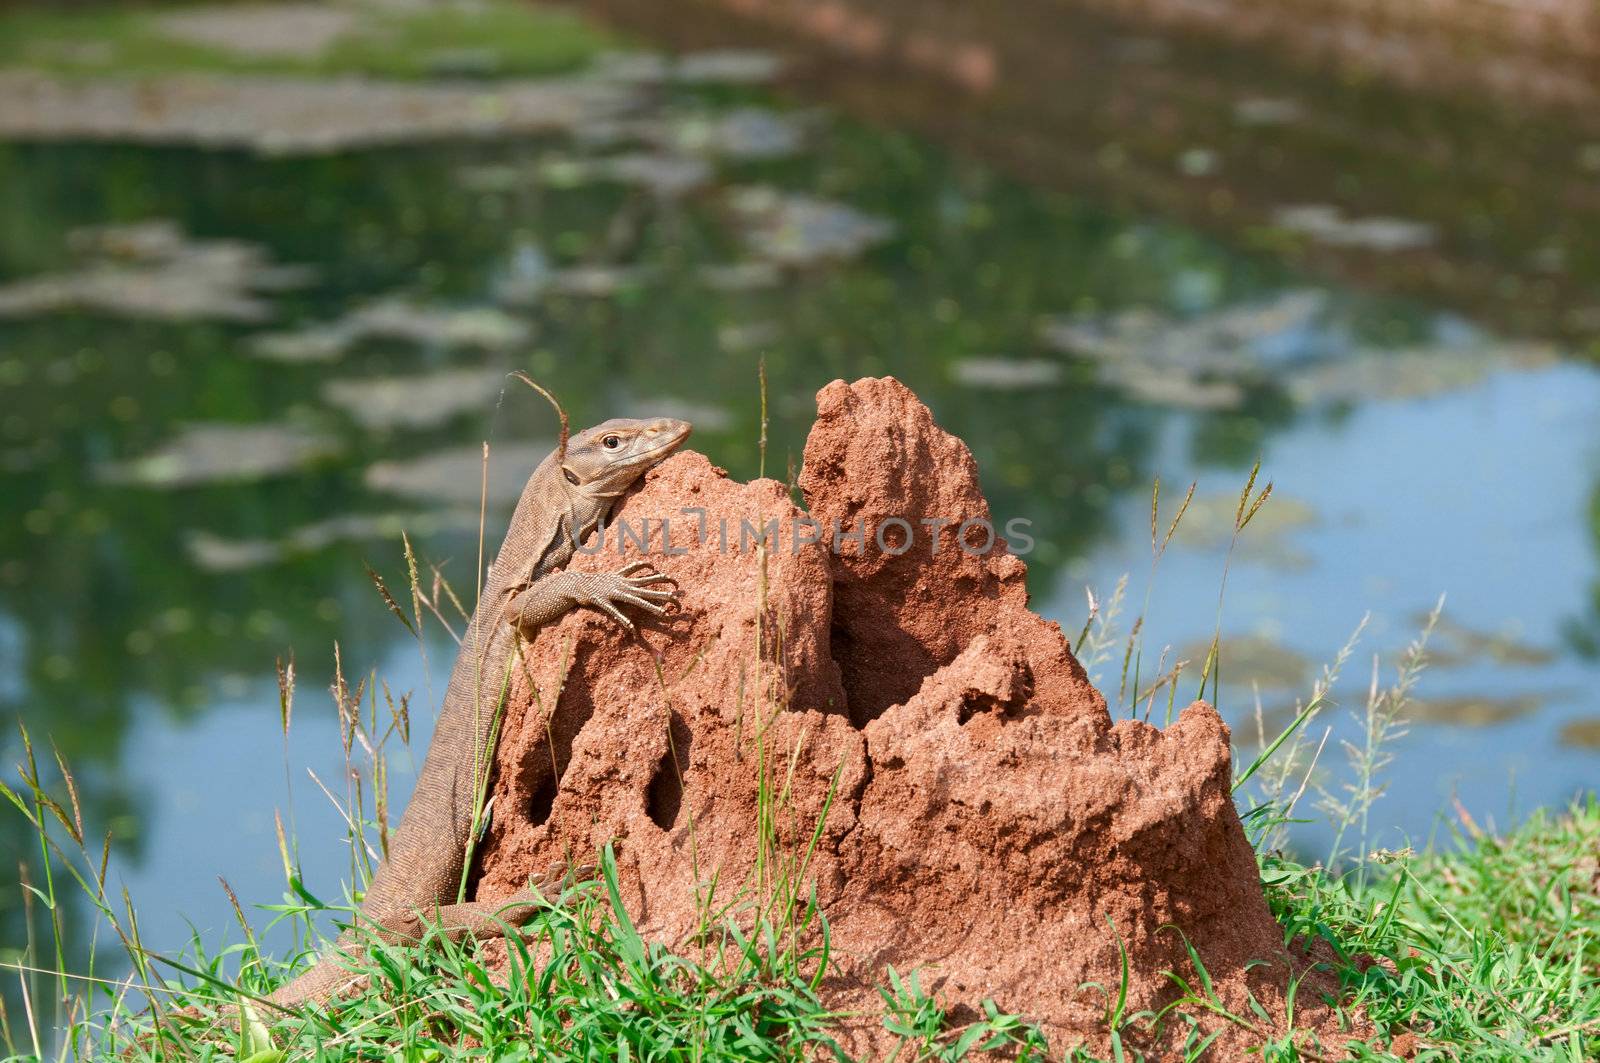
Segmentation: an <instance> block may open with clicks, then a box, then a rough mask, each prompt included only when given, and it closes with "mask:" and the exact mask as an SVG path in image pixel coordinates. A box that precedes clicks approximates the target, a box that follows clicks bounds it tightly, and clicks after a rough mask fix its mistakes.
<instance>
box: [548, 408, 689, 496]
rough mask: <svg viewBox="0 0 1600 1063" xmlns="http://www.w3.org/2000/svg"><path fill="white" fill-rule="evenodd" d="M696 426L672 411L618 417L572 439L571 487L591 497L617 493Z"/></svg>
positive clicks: (567, 468)
mask: <svg viewBox="0 0 1600 1063" xmlns="http://www.w3.org/2000/svg"><path fill="white" fill-rule="evenodd" d="M692 427H693V426H692V425H690V424H689V422H688V421H679V420H677V419H676V418H672V417H650V418H646V419H644V420H632V419H630V418H626V417H617V418H613V419H612V420H609V421H604V422H602V423H600V424H597V425H595V426H594V427H593V428H586V429H584V430H583V431H582V432H579V433H578V434H577V435H575V436H573V437H572V438H571V439H569V440H567V455H566V460H564V461H563V462H562V463H561V472H562V475H563V476H564V477H565V478H566V482H567V484H568V487H569V489H570V490H571V491H573V492H575V493H577V494H581V495H584V496H586V497H588V498H591V499H612V498H616V497H617V496H618V495H620V494H622V492H624V491H626V490H627V489H628V488H629V487H631V486H633V482H634V481H635V480H637V479H638V478H639V477H640V476H643V475H644V472H645V470H646V469H648V468H650V467H651V466H652V465H655V464H656V463H657V462H659V461H661V459H663V458H665V457H666V456H667V455H668V454H671V453H672V452H673V451H674V450H676V449H678V444H680V443H682V442H683V441H684V440H685V439H687V438H689V431H690V429H691V428H692Z"/></svg>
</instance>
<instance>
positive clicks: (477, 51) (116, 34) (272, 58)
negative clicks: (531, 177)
mask: <svg viewBox="0 0 1600 1063" xmlns="http://www.w3.org/2000/svg"><path fill="white" fill-rule="evenodd" d="M349 6H351V7H353V8H354V9H355V10H356V12H357V17H358V23H357V26H356V28H355V29H354V30H352V31H351V32H350V33H348V34H345V35H344V36H342V37H339V38H338V39H336V40H335V41H334V42H333V43H332V44H331V45H330V46H329V47H328V48H327V49H326V50H325V51H324V52H322V53H321V54H318V55H311V56H287V55H285V56H278V55H265V56H264V55H251V54H247V53H244V52H235V51H233V50H230V49H225V48H218V47H208V46H202V45H198V44H193V43H189V42H186V41H183V40H179V39H176V38H173V37H171V36H168V35H167V34H165V33H163V32H162V30H161V26H160V19H161V17H162V15H163V14H164V13H169V12H171V11H173V10H175V9H181V8H175V6H174V5H163V6H159V7H136V6H128V5H124V4H104V5H95V6H89V7H74V8H71V9H68V10H57V9H55V8H54V7H53V6H51V5H48V4H42V5H38V6H33V5H25V6H21V7H15V8H8V9H6V10H3V11H0V67H30V68H34V69H42V70H49V71H53V72H56V73H64V74H74V75H98V74H121V75H129V74H133V75H150V74H168V73H185V72H221V73H280V74H307V75H321V76H334V75H341V74H363V75H369V76H372V77H393V78H419V77H426V76H429V75H433V74H436V73H449V72H450V70H449V67H450V66H451V65H452V62H454V64H455V65H459V66H463V67H465V68H468V72H470V73H472V74H474V75H478V74H481V75H483V76H493V77H513V76H516V77H537V76H542V75H553V74H561V73H567V72H570V71H573V70H576V69H579V68H581V67H582V66H584V65H585V64H587V63H588V62H589V61H590V60H591V59H593V58H594V56H595V55H596V54H598V53H599V52H600V51H602V50H604V49H606V48H609V47H615V46H616V42H615V40H614V39H613V38H612V37H610V36H609V35H608V34H606V33H605V32H603V31H601V30H600V29H598V28H596V27H595V26H594V25H593V24H592V23H590V22H587V21H585V20H584V19H583V18H581V17H580V16H578V15H577V14H575V13H573V12H571V11H565V10H559V9H555V8H550V7H542V6H540V5H538V4H536V3H531V2H522V0H482V2H481V3H477V4H473V5H445V6H435V7H427V8H421V9H419V10H416V11H409V10H384V9H377V8H372V9H368V8H362V7H360V6H359V5H357V4H354V3H352V4H351V5H349ZM452 57H456V58H455V59H454V60H452Z"/></svg>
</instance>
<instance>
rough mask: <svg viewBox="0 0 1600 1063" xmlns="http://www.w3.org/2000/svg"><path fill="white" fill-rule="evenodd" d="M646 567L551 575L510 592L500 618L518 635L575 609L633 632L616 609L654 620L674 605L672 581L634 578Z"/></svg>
mask: <svg viewBox="0 0 1600 1063" xmlns="http://www.w3.org/2000/svg"><path fill="white" fill-rule="evenodd" d="M649 567H650V562H648V561H635V562H633V563H632V564H629V565H624V566H623V567H622V568H621V569H619V570H617V571H616V572H557V573H554V574H552V575H549V576H546V577H545V578H544V579H541V580H539V581H538V582H536V583H533V584H531V585H530V586H527V587H523V588H521V589H519V590H516V591H513V592H512V593H511V596H510V597H509V598H507V599H506V604H505V608H504V610H503V611H502V616H503V617H504V618H505V620H506V622H507V623H510V624H513V625H515V626H516V627H518V628H520V629H521V630H522V631H523V632H532V630H533V629H534V628H537V627H539V626H540V625H542V624H548V623H549V622H550V621H552V620H555V619H556V618H557V617H559V616H561V615H562V614H563V613H565V612H567V611H568V610H569V609H573V608H576V607H577V606H580V605H586V606H589V607H590V608H592V609H599V610H600V611H601V612H603V613H605V614H606V615H608V616H610V617H611V618H612V619H613V620H615V621H616V622H617V623H619V624H621V625H622V626H623V627H625V628H627V629H628V630H629V631H632V630H633V621H632V620H629V619H628V617H627V615H626V614H624V613H623V612H622V609H621V608H620V607H621V606H623V605H631V606H634V607H635V608H638V609H643V610H644V611H645V612H647V613H653V614H654V615H656V616H666V615H667V610H666V606H667V604H668V603H670V602H675V601H677V600H678V590H677V586H678V583H677V580H675V579H673V578H672V577H671V576H668V575H665V574H664V573H661V572H648V573H645V574H644V575H640V576H636V575H634V573H635V572H639V571H641V570H643V569H647V568H649ZM660 583H670V584H672V587H673V589H672V590H670V591H668V590H660V589H657V588H656V587H655V586H653V585H654V584H660Z"/></svg>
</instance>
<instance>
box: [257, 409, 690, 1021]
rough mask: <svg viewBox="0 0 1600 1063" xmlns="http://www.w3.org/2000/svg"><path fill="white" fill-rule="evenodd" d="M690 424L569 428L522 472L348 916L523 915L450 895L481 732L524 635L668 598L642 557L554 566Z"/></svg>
mask: <svg viewBox="0 0 1600 1063" xmlns="http://www.w3.org/2000/svg"><path fill="white" fill-rule="evenodd" d="M689 430H690V426H689V424H688V423H687V422H685V421H679V420H674V419H672V418H666V417H662V418H655V419H651V420H622V419H618V420H611V421H606V422H605V423H603V424H600V425H597V426H595V427H594V428H590V429H588V430H586V431H583V432H579V433H578V434H577V435H575V436H573V437H572V438H571V439H570V440H569V441H568V443H567V447H566V451H565V454H562V453H561V452H560V451H558V452H557V453H554V454H551V455H550V456H549V457H548V458H546V459H545V460H544V461H543V462H541V463H540V464H539V467H538V468H537V469H535V470H534V472H533V475H532V476H530V477H529V478H528V484H527V486H526V487H525V488H524V489H523V491H522V497H521V498H520V499H519V500H518V502H517V508H516V512H515V513H514V514H513V515H512V517H511V526H510V528H509V529H508V530H507V532H506V538H505V542H504V543H502V544H501V546H500V552H499V554H498V555H497V556H496V557H495V560H494V564H493V565H491V566H490V567H489V573H488V578H487V580H486V581H485V583H484V587H483V595H482V597H481V598H479V600H478V606H477V609H476V610H475V611H474V612H473V614H472V621H471V623H470V624H469V625H468V627H467V631H466V635H465V636H464V637H463V639H462V641H461V650H460V652H459V653H458V654H457V656H456V663H455V667H454V669H453V670H452V671H451V674H450V685H449V687H448V689H447V690H446V692H445V699H444V707H443V708H442V709H441V710H440V713H439V722H438V725H437V727H436V729H435V730H434V734H433V741H432V743H431V744H430V745H429V747H428V755H427V758H426V759H425V760H424V761H423V764H422V771H421V772H420V773H419V774H418V776H417V785H416V789H415V790H414V791H413V792H412V795H411V801H410V803H409V804H408V805H407V806H406V810H405V814H404V815H403V816H402V817H401V819H400V826H399V828H398V829H397V830H396V831H395V833H394V836H393V838H392V839H391V840H390V842H389V851H388V858H387V859H386V860H385V861H384V862H383V863H382V864H381V865H380V866H379V868H378V872H377V874H376V875H375V876H374V877H373V880H372V883H371V885H370V886H369V887H368V888H367V892H366V895H365V897H364V898H363V899H362V903H361V913H360V919H359V922H360V923H362V924H366V925H368V926H370V927H372V928H373V929H374V930H375V931H376V932H377V933H379V934H380V935H381V936H383V937H386V938H391V939H393V938H408V937H413V936H415V935H416V933H417V932H418V931H419V930H420V929H421V926H422V923H423V921H424V920H427V921H430V922H433V921H436V922H437V923H438V924H439V925H440V926H442V927H445V928H446V929H448V930H454V931H459V932H465V933H483V934H492V933H494V932H496V931H498V930H499V929H500V928H501V927H502V925H503V924H502V920H503V921H504V923H510V924H513V925H514V924H516V923H519V922H523V921H525V920H526V919H527V918H528V916H529V915H530V914H531V913H532V911H533V905H532V904H525V903H518V902H513V903H511V904H501V905H482V904H477V903H473V902H465V903H456V899H457V896H458V891H459V889H460V885H461V879H462V875H463V874H464V873H465V871H466V868H465V863H466V859H467V854H468V852H469V840H470V836H471V832H472V828H473V824H474V821H475V819H476V816H477V801H478V799H479V796H480V794H481V793H482V792H484V789H485V788H484V785H483V784H484V781H485V777H484V773H485V772H487V771H488V770H489V765H490V763H491V762H492V760H493V756H492V754H493V750H492V749H491V748H490V744H491V742H492V737H493V731H492V729H493V727H494V725H495V722H496V715H497V710H498V709H499V707H500V705H499V703H500V695H501V690H502V687H503V684H504V680H505V677H506V674H507V668H508V667H509V666H510V662H511V660H512V655H513V654H515V653H517V652H518V649H519V646H520V640H521V637H522V635H523V634H525V633H527V632H529V631H531V630H532V629H534V628H536V627H538V626H539V625H541V624H547V623H549V622H551V621H552V620H555V619H557V618H558V617H560V616H561V615H562V614H564V613H566V612H567V611H568V610H570V609H573V608H574V607H576V606H580V605H584V606H589V607H591V608H595V609H599V610H601V611H603V612H605V613H606V614H608V615H609V616H611V617H612V618H613V619H615V620H616V621H618V622H619V623H621V624H622V625H623V626H624V627H627V628H630V629H631V628H632V627H633V624H632V622H631V621H630V620H629V619H628V618H627V617H626V616H625V615H624V614H623V613H622V611H621V608H620V607H622V606H631V607H633V608H637V609H643V610H645V611H646V612H649V613H654V614H658V615H659V614H661V613H663V612H664V609H663V605H664V603H666V602H669V601H672V600H674V599H675V598H676V595H677V591H676V590H671V591H668V590H660V589H656V588H655V587H653V586H652V585H653V584H660V583H672V580H671V579H670V577H667V576H664V575H660V574H657V573H654V572H650V573H646V574H642V575H635V574H634V573H636V572H639V570H640V569H642V568H644V567H646V566H645V565H644V564H642V563H635V564H632V565H628V566H627V567H625V568H623V569H622V570H621V571H619V572H615V573H593V574H590V573H578V572H559V571H556V570H557V569H559V568H561V566H562V565H564V564H566V563H567V561H568V559H570V558H571V557H572V554H573V551H574V549H575V548H576V546H577V544H578V543H581V542H582V541H583V539H584V537H585V536H587V535H588V534H589V532H590V531H592V530H593V529H594V528H595V526H596V525H598V524H600V523H602V522H603V521H604V520H605V519H606V518H607V517H608V516H609V515H610V512H611V507H612V506H613V505H614V504H615V502H616V499H617V498H618V497H619V496H620V495H621V494H622V493H623V492H625V491H626V490H627V489H628V488H629V487H631V486H632V485H633V484H634V483H635V482H636V481H637V480H638V479H639V477H640V476H642V475H644V472H645V470H647V469H649V468H651V467H652V466H654V465H656V464H658V463H659V462H660V461H661V460H662V459H664V458H665V457H666V456H667V455H668V454H670V453H672V451H673V450H675V449H676V448H677V447H678V445H679V444H680V443H682V442H683V440H684V439H685V438H686V437H687V436H688V435H689ZM358 940H359V938H358V936H357V935H356V934H354V933H353V932H351V931H346V932H345V933H344V934H343V935H341V936H340V939H339V941H338V942H337V946H336V947H338V948H342V949H344V950H345V951H349V950H350V949H352V948H355V947H356V944H357V941H358ZM351 977H352V976H351V974H350V972H349V971H347V970H346V969H345V968H343V967H341V966H340V965H339V963H338V962H337V961H336V960H335V959H334V958H332V957H330V956H327V955H324V956H323V957H322V958H321V959H320V960H318V961H317V963H316V964H315V965H314V966H312V967H311V968H310V969H308V970H307V971H305V972H304V973H302V974H301V975H300V976H299V977H297V978H295V979H294V980H292V981H290V982H289V983H287V984H286V985H284V986H283V987H282V988H280V989H279V990H278V991H277V992H275V993H273V994H272V996H271V998H270V1000H271V1001H272V1003H274V1004H277V1005H280V1006H292V1005H295V1004H298V1003H303V1002H307V1001H317V1000H323V999H326V998H327V997H329V996H330V995H332V994H334V993H337V992H338V991H339V990H340V989H342V988H343V987H344V986H345V985H346V984H348V983H349V982H350V981H351Z"/></svg>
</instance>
